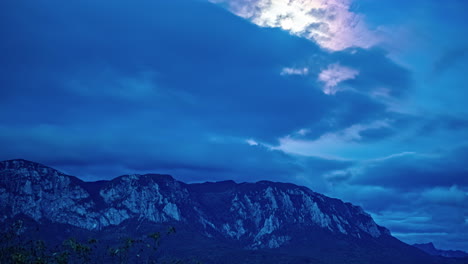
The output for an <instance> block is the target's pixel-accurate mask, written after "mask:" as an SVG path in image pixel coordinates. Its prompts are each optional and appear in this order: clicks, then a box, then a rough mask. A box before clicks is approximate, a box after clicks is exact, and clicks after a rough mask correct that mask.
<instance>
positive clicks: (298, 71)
mask: <svg viewBox="0 0 468 264" xmlns="http://www.w3.org/2000/svg"><path fill="white" fill-rule="evenodd" d="M308 73H309V69H308V68H289V67H285V68H283V69H282V70H281V73H280V74H281V75H307V74H308Z"/></svg>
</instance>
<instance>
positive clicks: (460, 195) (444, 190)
mask: <svg viewBox="0 0 468 264" xmlns="http://www.w3.org/2000/svg"><path fill="white" fill-rule="evenodd" d="M422 198H423V199H425V200H426V201H428V202H430V203H434V204H448V205H452V204H455V205H456V204H459V205H462V204H466V202H467V201H468V192H465V191H463V190H461V189H460V188H459V187H458V186H457V185H452V186H451V187H436V188H431V189H429V190H426V191H424V192H423V193H422Z"/></svg>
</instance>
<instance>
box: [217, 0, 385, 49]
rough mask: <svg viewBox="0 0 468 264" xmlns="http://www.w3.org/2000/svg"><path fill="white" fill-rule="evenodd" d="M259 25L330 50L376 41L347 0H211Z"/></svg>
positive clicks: (365, 44)
mask: <svg viewBox="0 0 468 264" xmlns="http://www.w3.org/2000/svg"><path fill="white" fill-rule="evenodd" d="M210 1H211V2H214V3H227V7H228V9H229V10H231V11H232V12H233V13H234V14H236V15H238V16H241V17H243V18H246V19H249V20H250V21H252V22H253V23H255V24H257V25H259V26H261V27H277V28H281V29H283V30H286V31H288V32H290V33H292V34H294V35H298V36H301V37H304V38H307V39H310V40H313V41H315V42H317V43H318V44H319V45H320V46H321V47H323V48H325V49H329V50H333V51H336V50H343V49H346V48H349V47H353V46H356V47H363V48H368V47H370V46H372V45H374V44H376V43H377V42H378V38H377V36H376V34H374V33H372V31H370V30H369V29H368V26H367V25H366V23H365V22H364V17H363V15H361V14H357V13H354V12H352V11H351V10H350V9H351V1H350V0H332V1H330V0H292V1H288V0H274V1H271V0H210Z"/></svg>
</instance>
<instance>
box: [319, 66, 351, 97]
mask: <svg viewBox="0 0 468 264" xmlns="http://www.w3.org/2000/svg"><path fill="white" fill-rule="evenodd" d="M358 74H359V71H357V70H355V69H352V68H349V67H345V66H341V65H340V64H338V63H335V64H330V65H328V67H327V69H325V70H323V71H322V72H320V74H319V76H318V80H319V81H321V82H323V83H324V87H323V92H324V93H325V94H328V95H330V94H332V95H333V94H335V93H336V92H338V91H339V88H338V87H337V86H338V85H339V84H340V83H341V82H343V81H346V80H351V79H354V78H355V77H356V76H357V75H358Z"/></svg>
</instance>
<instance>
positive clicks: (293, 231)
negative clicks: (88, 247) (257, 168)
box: [0, 160, 445, 263]
mask: <svg viewBox="0 0 468 264" xmlns="http://www.w3.org/2000/svg"><path fill="white" fill-rule="evenodd" d="M0 201H1V202H0V211H2V212H4V213H3V215H2V218H0V222H1V221H3V222H5V221H7V220H9V219H14V218H15V217H17V216H23V215H24V216H26V217H29V218H31V219H33V221H36V222H38V223H41V222H44V221H46V222H52V223H58V224H67V225H71V226H74V227H76V228H82V229H85V230H90V231H93V232H99V231H100V230H105V229H108V228H112V227H118V226H121V225H125V223H128V221H134V220H132V219H135V220H138V221H144V222H148V223H153V224H174V225H179V226H183V227H184V228H186V230H191V231H190V232H194V233H197V234H200V235H201V236H203V237H206V238H208V239H214V240H216V241H222V242H223V243H227V244H229V245H232V246H233V247H236V248H241V249H243V250H260V249H265V250H270V249H278V250H279V251H281V250H286V249H288V250H289V251H288V252H293V251H297V253H295V254H299V255H301V256H302V255H309V254H312V253H310V252H315V253H314V254H321V253H320V250H318V249H319V248H320V247H323V246H324V245H322V244H327V243H328V244H329V246H330V247H331V248H335V247H340V250H343V252H348V251H349V250H350V249H347V247H350V246H351V247H357V248H356V249H353V250H354V251H356V252H362V253H359V254H364V255H365V254H368V255H369V256H367V257H368V258H369V261H370V260H372V261H371V262H369V263H391V262H385V260H382V261H381V262H379V261H377V258H380V257H379V256H380V255H382V254H389V255H391V254H393V253H391V252H394V251H395V248H396V249H398V250H400V251H402V252H408V258H409V259H424V261H426V263H445V262H431V261H432V260H433V259H431V258H428V256H427V255H425V254H424V253H422V252H420V251H419V250H417V249H414V250H413V249H412V247H411V246H408V245H406V244H404V243H402V242H400V241H398V240H397V239H395V238H394V237H392V236H391V234H390V231H389V230H388V229H386V228H385V227H382V226H379V225H377V224H376V223H375V222H374V220H373V219H372V217H371V216H370V215H369V214H367V213H366V212H365V211H364V210H363V209H362V208H361V207H359V206H355V205H352V204H351V203H345V202H343V201H341V200H339V199H335V198H329V197H327V196H325V195H322V194H319V193H316V192H314V191H312V190H310V189H309V188H307V187H304V186H298V185H295V184H291V183H278V182H269V181H259V182H256V183H235V182H234V181H223V182H205V183H192V184H187V183H184V182H180V181H177V180H175V179H174V178H173V177H172V176H170V175H164V174H144V175H138V174H130V175H122V176H119V177H116V178H114V179H112V180H108V181H97V182H85V181H82V180H81V179H79V178H76V177H74V176H70V175H66V174H64V173H62V172H60V171H58V170H55V169H52V168H50V167H47V166H44V165H42V164H39V163H35V162H31V161H26V160H8V161H2V162H0ZM320 241H327V242H326V243H321V242H320ZM307 245H309V246H307ZM332 245H333V246H332ZM346 245H347V246H346ZM381 247H382V248H383V249H384V252H387V251H388V252H387V253H382V252H379V251H380V250H379V248H381ZM311 248H317V249H314V250H318V251H314V250H311ZM366 248H367V249H369V248H372V252H373V253H367V252H366V250H367V249H366ZM354 251H353V252H348V253H350V254H351V253H352V254H356V253H355V252H354ZM374 251H375V252H374ZM286 253H287V252H286ZM348 253H346V254H348ZM357 257H358V256H356V258H357ZM405 261H406V259H405V258H404V257H403V260H402V261H400V263H412V262H405ZM362 263H366V262H362Z"/></svg>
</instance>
